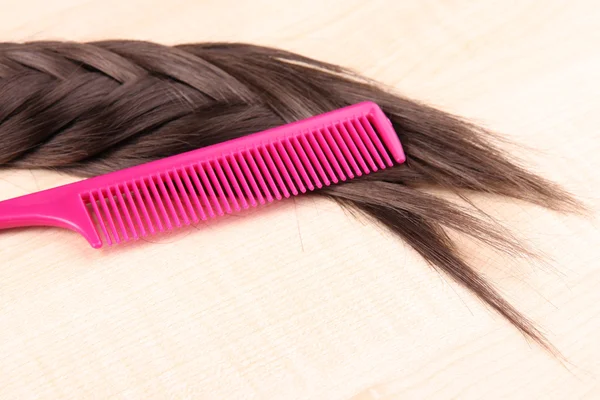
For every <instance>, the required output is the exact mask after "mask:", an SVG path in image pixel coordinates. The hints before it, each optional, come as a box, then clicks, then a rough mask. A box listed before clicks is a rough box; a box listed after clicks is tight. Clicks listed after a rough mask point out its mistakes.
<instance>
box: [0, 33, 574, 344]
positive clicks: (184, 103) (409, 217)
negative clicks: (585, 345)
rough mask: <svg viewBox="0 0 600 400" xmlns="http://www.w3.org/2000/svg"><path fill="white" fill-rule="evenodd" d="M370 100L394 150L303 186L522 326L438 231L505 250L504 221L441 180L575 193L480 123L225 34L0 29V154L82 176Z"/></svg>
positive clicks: (527, 327) (534, 199) (12, 164)
mask: <svg viewBox="0 0 600 400" xmlns="http://www.w3.org/2000/svg"><path fill="white" fill-rule="evenodd" d="M363 100H372V101H374V102H376V103H378V104H379V105H380V106H381V107H382V109H383V110H384V111H385V112H386V114H387V115H388V116H389V118H390V120H391V121H392V123H393V125H394V127H395V129H396V131H397V132H398V135H399V136H400V140H401V142H402V143H403V145H404V148H405V151H406V154H407V158H408V161H407V162H406V164H404V165H401V166H397V167H394V168H391V169H388V170H385V171H381V172H378V173H375V174H371V175H368V176H365V177H362V178H359V179H355V180H353V181H351V182H348V183H344V184H341V185H337V186H332V187H328V188H326V189H323V190H320V191H317V192H315V195H320V196H327V197H329V198H331V199H333V200H335V201H338V202H340V203H343V204H344V205H345V206H347V207H351V208H352V209H355V210H359V211H360V212H362V213H364V214H367V215H368V216H370V217H371V218H372V219H373V220H375V221H377V222H378V223H380V224H383V225H385V226H386V227H388V228H389V229H390V230H391V231H392V232H393V233H395V234H396V235H398V236H399V237H401V238H402V239H403V240H405V241H406V242H407V243H409V244H410V245H411V246H412V247H413V248H414V249H415V250H416V251H417V252H418V253H420V254H421V255H422V256H423V258H424V259H425V260H427V262H428V263H429V264H431V265H432V266H433V267H434V268H437V269H439V270H440V271H443V272H444V273H446V274H447V275H449V276H450V277H452V278H453V279H454V280H456V281H457V282H458V283H460V284H461V285H463V286H465V287H466V288H467V289H469V290H470V291H471V292H472V293H474V294H475V295H476V296H477V297H479V298H480V299H481V300H482V301H484V302H485V303H486V304H487V305H489V306H490V307H491V308H492V309H494V310H495V311H497V312H498V313H499V314H501V315H502V316H503V317H504V318H506V319H507V320H508V321H510V323H512V324H513V325H514V326H516V327H517V328H518V329H519V330H520V331H521V332H522V333H524V334H525V335H526V336H527V337H529V338H531V339H533V340H535V341H536V342H538V343H540V344H541V345H542V346H545V347H547V348H548V346H549V344H548V343H547V341H546V339H545V338H544V337H543V335H542V334H541V333H540V332H539V331H538V330H537V329H536V327H535V326H534V325H533V324H532V323H531V322H530V321H529V320H528V319H527V318H526V317H524V316H523V315H522V314H521V313H519V312H518V311H517V310H516V309H515V308H514V307H513V306H511V305H510V304H509V303H508V302H507V301H506V300H504V299H503V298H502V297H501V295H500V294H499V293H498V292H497V291H496V290H495V289H494V288H493V286H492V285H491V284H490V283H489V282H487V281H486V280H485V279H484V278H483V277H482V275H481V274H480V273H479V272H478V271H477V270H476V269H475V268H474V267H473V266H472V265H469V264H468V263H467V261H466V260H465V258H464V257H463V256H462V255H461V254H460V251H459V249H458V248H457V246H456V244H455V242H454V241H453V240H452V239H451V238H450V237H449V236H448V232H449V231H458V232H460V233H463V234H466V235H469V236H471V237H473V238H475V239H477V240H479V241H481V242H483V243H485V244H487V245H491V246H493V247H495V248H497V249H500V250H503V251H507V252H510V253H512V254H515V255H527V254H528V252H527V250H526V249H525V248H523V247H522V246H521V245H520V244H519V242H518V241H516V240H515V239H513V237H512V236H511V235H510V233H509V232H508V231H506V230H505V229H503V228H502V227H500V226H499V225H498V224H496V223H494V222H490V221H489V219H487V217H485V216H484V215H483V214H482V213H481V212H480V211H479V210H478V209H477V208H475V207H474V206H472V204H471V205H470V203H469V202H468V201H467V202H465V203H464V205H461V204H458V203H457V202H452V201H449V200H446V199H444V198H443V197H441V196H439V195H436V194H431V191H430V190H429V189H443V190H447V191H451V192H453V193H457V194H459V195H461V196H463V198H464V199H467V197H466V195H468V194H469V193H470V192H471V193H474V192H477V193H488V194H493V195H498V196H505V197H510V198H514V199H520V200H524V201H528V202H531V203H535V204H538V205H541V206H543V207H547V208H550V209H555V210H574V209H576V208H577V207H578V204H577V202H576V201H575V200H573V199H572V198H571V197H570V196H569V195H568V194H567V193H566V192H564V191H563V190H562V189H561V188H560V187H558V186H557V185H555V184H553V183H551V182H548V181H547V180H545V179H543V178H541V177H539V176H537V175H534V174H532V173H530V172H528V171H526V170H525V169H523V168H521V167H519V166H518V165H517V164H516V163H515V162H514V161H512V160H511V159H509V157H507V155H506V154H505V153H503V151H501V150H500V149H499V148H498V147H496V146H495V145H494V144H492V141H491V139H492V138H493V137H492V134H491V133H489V132H487V131H486V130H484V129H482V128H480V127H478V126H476V125H473V124H471V123H469V122H466V121H464V120H462V119H460V118H457V117H455V116H452V115H449V114H447V113H445V112H442V111H439V110H437V109H435V108H432V107H429V106H427V105H424V104H421V103H419V102H416V101H414V100H410V99H407V98H405V97H402V96H400V95H398V94H395V93H393V92H391V91H390V90H388V89H386V88H384V87H382V86H381V85H379V84H377V83H376V82H372V81H370V80H367V79H365V78H363V77H361V76H359V75H357V74H355V73H353V72H351V71H348V70H346V69H344V68H342V67H339V66H336V65H332V64H328V63H324V62H320V61H316V60H313V59H310V58H307V57H303V56H301V55H298V54H294V53H291V52H287V51H284V50H278V49H274V48H268V47H261V46H255V45H249V44H238V43H197V44H185V45H179V46H164V45H160V44H155V43H149V42H138V41H103V42H93V43H71V42H31V43H24V44H21V43H0V144H1V146H0V166H3V167H6V168H50V169H55V170H60V171H65V172H68V173H71V174H75V175H80V176H93V175H98V174H103V173H106V172H110V171H114V170H118V169H121V168H125V167H130V166H133V165H136V164H140V163H144V162H147V161H151V160H155V159H159V158H162V157H166V156H171V155H174V154H177V153H181V152H185V151H189V150H192V149H196V148H199V147H203V146H207V145H211V144H214V143H218V142H223V141H226V140H229V139H232V138H236V137H239V136H243V135H246V134H249V133H253V132H256V131H261V130H264V129H267V128H271V127H273V126H277V125H281V124H284V123H286V122H291V121H294V120H298V119H302V118H306V117H309V116H312V115H315V114H320V113H323V112H326V111H329V110H332V109H336V108H339V107H342V106H346V105H350V104H353V103H357V102H360V101H363Z"/></svg>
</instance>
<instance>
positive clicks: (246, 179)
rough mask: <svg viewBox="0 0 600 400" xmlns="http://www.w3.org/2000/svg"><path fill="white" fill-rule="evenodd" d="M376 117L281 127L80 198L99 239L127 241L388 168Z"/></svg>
mask: <svg viewBox="0 0 600 400" xmlns="http://www.w3.org/2000/svg"><path fill="white" fill-rule="evenodd" d="M380 120H381V117H379V119H377V118H375V117H374V116H373V114H372V113H363V114H360V115H358V116H352V117H350V118H345V119H343V120H340V119H338V120H336V121H335V122H333V123H331V122H330V123H329V124H320V125H319V126H313V127H311V128H310V129H306V128H304V129H298V131H297V132H293V133H290V131H287V132H286V134H285V135H283V136H279V137H274V138H271V139H269V140H261V141H259V142H253V143H251V145H248V143H247V144H245V145H244V146H240V147H238V148H235V149H230V150H229V151H228V152H223V153H221V154H220V155H216V156H213V157H211V158H208V159H207V158H202V157H201V156H199V157H198V158H197V161H194V162H189V161H188V162H187V163H184V165H179V166H175V167H171V168H169V169H168V170H164V171H157V172H155V173H152V174H150V175H145V176H143V177H140V178H134V179H130V180H128V181H125V182H120V183H116V184H113V185H109V186H107V187H102V188H98V189H93V190H88V191H87V192H85V193H84V194H83V196H82V199H83V201H84V202H85V204H86V205H87V209H88V210H89V214H90V216H91V218H92V220H93V221H94V223H95V226H96V230H97V232H98V233H99V234H102V235H103V236H104V238H103V241H104V243H106V244H108V245H111V244H113V243H120V242H126V241H129V240H132V239H133V240H135V239H138V238H140V237H145V236H148V235H150V234H154V233H156V232H162V231H164V230H171V229H174V228H177V227H180V226H185V225H190V224H195V223H197V222H199V221H202V220H207V219H209V218H213V217H216V216H218V215H223V214H225V213H233V212H237V211H240V210H242V209H247V208H249V207H255V206H257V205H259V204H264V203H267V202H272V201H274V200H276V199H281V198H283V197H289V196H291V195H297V194H299V193H304V192H307V191H312V190H314V189H315V188H321V187H323V186H329V185H330V184H332V183H337V182H340V181H345V180H347V179H351V178H354V177H356V176H361V175H363V174H369V173H371V172H373V171H377V170H379V169H384V168H387V167H391V166H392V165H393V162H392V159H393V158H394V159H396V161H399V162H402V161H403V159H402V160H400V159H399V156H398V154H402V150H401V147H400V144H399V142H398V143H397V147H398V148H399V149H398V148H396V149H394V148H392V147H394V146H395V143H394V142H393V141H391V140H390V139H389V138H386V136H385V135H389V132H382V131H383V130H385V129H386V128H388V130H389V126H388V127H385V126H384V125H385V124H383V123H382V122H381V121H380ZM386 122H387V121H386ZM392 132H393V130H392ZM395 140H396V141H397V138H396V139H395ZM402 157H403V154H402Z"/></svg>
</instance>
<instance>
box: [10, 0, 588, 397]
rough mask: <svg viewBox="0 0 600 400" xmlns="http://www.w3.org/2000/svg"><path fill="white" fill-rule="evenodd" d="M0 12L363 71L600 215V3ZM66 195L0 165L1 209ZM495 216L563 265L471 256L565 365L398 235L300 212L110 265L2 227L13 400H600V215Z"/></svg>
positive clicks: (216, 1) (51, 180)
mask: <svg viewBox="0 0 600 400" xmlns="http://www.w3.org/2000/svg"><path fill="white" fill-rule="evenodd" d="M0 9H1V10H2V12H0V40H5V41H6V40H17V41H23V40H34V39H69V40H91V39H104V38H135V39H148V40H155V41H159V42H163V43H180V42H190V41H207V40H227V41H245V42H251V43H259V44H268V45H276V46H280V47H284V48H287V49H290V50H295V51H299V52H302V53H304V54H306V55H310V56H314V57H317V58H320V59H324V60H327V61H331V62H335V63H339V64H343V65H347V66H350V67H353V68H355V69H356V70H358V71H361V72H363V73H365V74H367V75H369V76H370V77H373V78H376V79H378V80H381V81H384V82H386V83H388V84H390V85H393V86H395V87H396V88H398V89H399V90H401V91H403V92H404V93H406V94H408V95H410V96H413V97H416V98H419V99H422V100H426V101H428V102H431V103H433V104H436V105H438V106H440V107H442V108H444V109H445V110H448V111H451V112H455V113H458V114H461V115H465V116H467V117H470V118H472V119H473V120H475V121H478V122H480V123H482V124H484V125H486V126H488V127H491V128H493V129H494V130H497V131H501V132H503V134H505V136H506V137H507V138H510V139H512V140H513V141H515V142H517V143H519V144H521V145H525V146H527V147H529V149H527V150H524V149H523V148H522V147H513V148H511V149H512V150H511V151H514V152H515V153H516V154H517V155H519V156H521V157H522V158H523V159H524V160H525V161H526V163H527V165H528V166H529V167H530V168H531V169H533V170H535V171H537V172H540V173H542V174H544V175H545V176H547V177H549V178H551V179H554V180H555V181H557V182H559V183H561V184H563V185H565V186H566V187H567V188H568V189H569V190H571V191H572V192H573V193H575V194H576V195H577V196H578V197H579V198H581V199H583V200H584V201H585V202H586V203H587V205H588V206H589V208H590V210H591V211H592V213H595V212H596V211H598V210H600V200H599V196H598V193H599V190H598V188H599V187H600V174H599V173H598V169H599V168H600V157H598V152H599V150H600V137H599V133H598V132H599V128H598V127H599V126H600V112H598V107H599V106H600V96H599V93H600V51H599V49H600V29H599V27H600V8H599V7H597V4H596V2H594V1H560V0H553V1H545V2H540V1H534V0H527V1H519V2H517V1H510V2H508V1H479V2H471V1H466V0H444V1H442V0H427V1H419V2H415V1H408V0H398V1H391V0H389V1H383V0H378V1H357V0H339V1H327V0H320V1H314V0H310V1H304V2H302V3H300V2H297V4H292V3H289V2H282V1H267V0H259V1H233V0H204V1H192V0H172V1H140V0H134V1H120V0H103V1H98V0H90V1H78V0H56V1H52V2H48V1H41V0H21V1H12V0H9V1H6V0H4V1H1V4H0ZM0 145H1V143H0ZM70 180H72V178H69V177H65V176H62V175H57V174H52V173H49V172H43V171H1V172H0V199H4V198H9V197H13V196H18V195H21V194H25V193H29V192H32V191H36V190H38V189H40V188H47V187H53V186H56V185H58V184H61V183H65V182H68V181H70ZM479 202H480V204H481V205H482V207H484V208H485V209H486V210H488V211H489V212H490V213H492V214H493V215H495V216H497V217H498V218H500V219H501V220H502V221H503V222H505V223H506V224H507V226H510V227H511V228H512V229H514V230H515V232H516V233H517V234H519V235H520V236H521V237H523V238H524V240H526V241H527V242H528V243H529V244H531V245H532V246H534V247H536V248H537V249H539V250H540V251H542V252H543V253H544V254H545V255H546V256H547V258H546V262H545V263H542V262H538V261H534V260H530V259H522V260H512V259H507V258H505V257H501V256H499V255H497V254H493V253H489V252H485V251H484V250H482V249H481V248H479V247H477V246H474V245H473V244H472V243H471V244H470V243H466V242H465V246H467V248H468V249H469V254H470V255H471V256H472V257H473V260H475V262H476V263H477V265H478V266H479V268H480V269H481V271H483V272H484V273H485V274H486V275H487V276H488V277H489V278H490V279H491V280H492V281H493V282H494V283H495V284H496V285H497V286H498V287H499V288H500V289H501V291H502V292H503V293H504V295H505V296H506V297H507V298H508V299H510V301H512V302H513V303H514V304H515V305H517V306H518V308H519V309H520V310H522V311H523V312H525V313H526V314H527V315H529V316H530V317H531V318H532V319H533V320H534V321H536V322H537V323H539V325H540V326H541V327H542V329H543V330H544V332H546V333H547V334H548V337H549V339H550V340H551V341H552V342H553V343H554V344H555V345H556V346H557V347H558V348H559V349H560V351H561V352H562V353H563V355H564V357H565V360H566V361H564V362H562V361H559V360H557V359H554V358H552V357H551V356H549V355H548V354H546V353H544V352H543V351H542V350H541V349H539V348H538V347H536V346H535V345H532V344H530V343H528V342H527V341H526V340H525V339H524V338H523V337H522V336H521V335H520V334H519V333H518V332H516V331H515V329H514V328H513V327H511V326H509V325H508V324H507V323H506V322H505V321H503V320H502V319H501V318H499V317H498V316H496V315H495V314H493V313H492V312H490V311H489V310H487V309H486V308H485V307H483V306H482V305H481V304H480V303H479V302H478V301H476V300H475V299H473V297H472V296H471V295H469V294H468V293H466V292H465V291H464V290H462V289H461V288H459V287H457V285H455V284H454V283H452V282H449V281H447V279H446V278H445V277H444V276H441V275H439V274H437V273H436V272H434V271H432V270H431V269H430V268H429V267H428V266H427V265H425V264H424V262H423V261H422V260H421V259H420V258H419V257H418V256H417V255H415V254H414V252H413V251H412V250H411V249H409V248H408V247H407V246H406V245H405V244H404V243H403V242H401V241H399V240H397V239H396V238H393V237H390V235H389V234H388V233H386V232H385V231H384V230H382V229H381V228H378V227H376V226H373V225H372V224H370V223H368V222H366V221H361V220H357V219H356V218H354V217H352V216H350V215H348V214H347V213H346V212H344V211H343V210H342V209H340V208H339V207H338V206H337V205H335V204H332V203H330V202H328V201H325V200H319V199H312V198H302V199H299V200H297V201H295V202H294V201H291V202H284V203H282V204H277V205H274V206H271V207H269V208H268V209H267V210H263V211H260V212H252V213H248V214H244V215H242V216H239V217H230V218H225V219H224V220H222V221H219V222H216V223H210V224H205V225H202V226H198V227H197V229H193V228H192V229H189V230H185V231H181V232H178V233H176V234H173V235H170V236H164V237H160V238H159V239H156V240H155V241H156V242H158V244H147V243H137V244H135V245H128V246H124V247H121V248H116V249H111V250H107V251H94V250H92V249H88V248H87V245H86V244H85V243H84V241H83V240H82V239H81V238H79V237H77V236H76V235H74V234H71V233H69V232H63V231H57V230H44V229H29V230H18V231H11V232H4V233H2V234H1V235H0V260H1V263H0V398H2V399H29V398H31V399H37V398H41V399H54V398H61V399H82V398H85V399H94V398H98V399H104V398H116V399H132V398H133V399H138V398H144V399H154V398H155V399H165V398H173V399H271V398H274V399H334V400H335V399H392V398H402V399H422V398H461V399H480V398H522V399H531V398H543V399H566V398H569V399H579V398H582V399H584V398H585V399H596V398H600V387H599V383H598V379H599V377H600V344H599V342H600V291H599V290H598V287H599V286H600V267H599V263H600V235H599V234H598V233H599V232H598V226H597V222H596V220H595V219H594V218H583V217H574V216H561V215H556V214H554V213H551V212H547V211H545V210H541V209H539V208H536V207H533V206H529V205H526V204H522V203H515V202H511V201H506V200H502V199H496V198H482V199H479ZM153 240H154V239H153Z"/></svg>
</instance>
